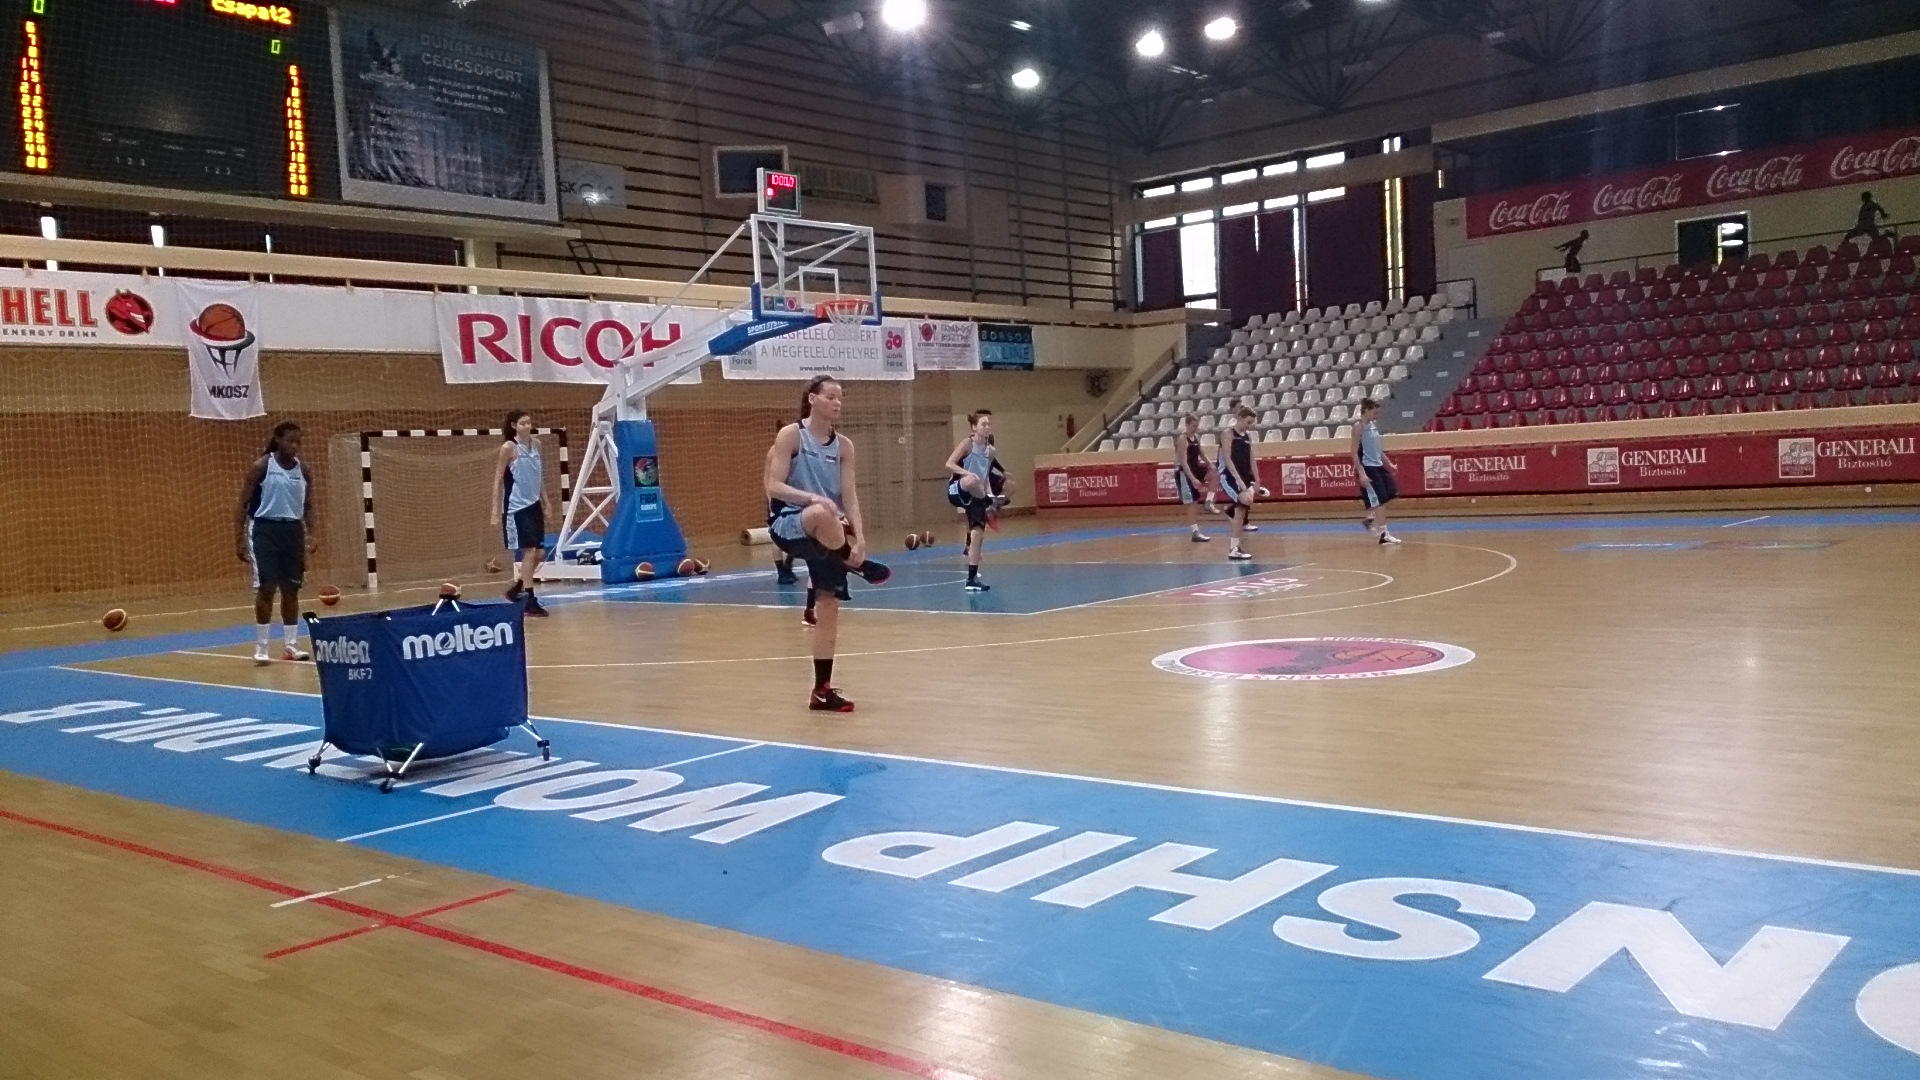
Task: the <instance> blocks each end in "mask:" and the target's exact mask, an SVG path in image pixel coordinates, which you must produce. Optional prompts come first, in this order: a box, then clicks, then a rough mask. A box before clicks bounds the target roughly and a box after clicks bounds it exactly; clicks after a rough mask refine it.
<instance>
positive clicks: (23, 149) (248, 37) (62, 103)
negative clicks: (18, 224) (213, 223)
mask: <svg viewBox="0 0 1920 1080" xmlns="http://www.w3.org/2000/svg"><path fill="white" fill-rule="evenodd" d="M0 3H3V4H4V10H7V11H8V12H9V15H10V18H9V20H8V21H9V22H10V23H11V26H10V27H9V28H8V29H7V30H6V31H5V33H7V34H9V35H10V36H11V38H12V41H11V46H12V48H11V49H10V50H9V51H10V52H11V53H12V54H13V56H12V59H13V61H14V66H13V68H12V71H13V72H14V73H15V77H16V87H15V88H16V90H17V93H16V95H15V101H16V104H17V110H16V114H17V115H16V118H15V122H14V123H13V124H12V125H10V126H11V127H12V129H13V130H12V131H11V132H9V133H8V134H9V135H11V136H12V137H11V138H10V139H9V140H8V141H9V142H11V143H12V146H11V150H12V153H11V154H0V161H5V162H7V164H6V165H5V166H4V167H7V168H11V169H13V170H15V171H18V172H23V173H28V174H37V175H43V176H54V177H62V178H72V179H82V180H111V181H122V182H127V183H137V184H147V185H154V186H159V187H174V188H187V189H192V190H196V191H213V192H232V193H241V194H249V195H268V196H277V197H280V198H285V199H296V200H302V199H309V198H324V199H337V198H338V197H339V194H338V191H339V180H338V175H337V173H338V170H337V166H336V164H335V162H336V160H337V153H336V151H335V148H334V124H333V116H332V102H333V97H332V95H333V89H332V78H331V75H330V70H331V56H330V52H331V50H330V47H329V44H328V32H327V12H326V9H325V8H324V7H322V6H320V5H319V4H308V3H300V2H298V0H273V2H270V3H255V2H252V0H0Z"/></svg>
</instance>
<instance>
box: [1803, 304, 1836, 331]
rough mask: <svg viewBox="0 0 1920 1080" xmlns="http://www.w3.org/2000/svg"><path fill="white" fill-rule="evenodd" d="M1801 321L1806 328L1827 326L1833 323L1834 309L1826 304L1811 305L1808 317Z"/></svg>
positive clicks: (1808, 309)
mask: <svg viewBox="0 0 1920 1080" xmlns="http://www.w3.org/2000/svg"><path fill="white" fill-rule="evenodd" d="M1800 321H1801V323H1802V324H1803V325H1806V326H1825V325H1827V324H1828V323H1830V322H1832V321H1833V309H1832V308H1830V307H1828V306H1827V305H1826V304H1824V303H1817V304H1812V305H1809V306H1808V308H1807V314H1806V317H1805V318H1803V319H1801V320H1800Z"/></svg>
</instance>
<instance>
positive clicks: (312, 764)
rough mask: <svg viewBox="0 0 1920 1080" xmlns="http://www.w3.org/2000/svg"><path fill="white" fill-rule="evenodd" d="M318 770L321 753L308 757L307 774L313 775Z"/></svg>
mask: <svg viewBox="0 0 1920 1080" xmlns="http://www.w3.org/2000/svg"><path fill="white" fill-rule="evenodd" d="M318 771H320V755H319V754H315V755H313V756H312V757H310V758H308V759H307V775H308V776H312V775H313V774H314V773H316V772H318Z"/></svg>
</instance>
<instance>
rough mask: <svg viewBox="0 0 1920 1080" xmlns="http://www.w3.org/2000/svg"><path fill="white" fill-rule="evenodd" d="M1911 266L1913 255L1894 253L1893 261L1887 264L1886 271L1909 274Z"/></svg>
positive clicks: (1912, 264) (1911, 271) (1912, 266)
mask: <svg viewBox="0 0 1920 1080" xmlns="http://www.w3.org/2000/svg"><path fill="white" fill-rule="evenodd" d="M1913 268H1914V260H1913V256H1912V255H1909V254H1906V253H1904V252H1902V253H1901V254H1898V255H1895V256H1894V257H1893V261H1892V262H1890V263H1888V264H1887V273H1889V274H1911V273H1913Z"/></svg>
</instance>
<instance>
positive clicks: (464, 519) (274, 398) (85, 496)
mask: <svg viewBox="0 0 1920 1080" xmlns="http://www.w3.org/2000/svg"><path fill="white" fill-rule="evenodd" d="M706 374H707V378H706V381H705V382H704V383H702V384H700V385H693V386H671V387H668V388H666V389H665V390H663V391H662V392H661V393H660V394H658V395H656V396H655V398H654V399H653V401H652V402H650V403H649V412H650V415H651V416H652V418H653V420H654V422H655V424H656V426H657V428H658V431H659V439H660V456H661V462H660V464H661V479H662V484H663V487H664V489H665V491H666V495H667V499H668V502H669V504H670V505H671V506H672V507H673V510H674V513H675V515H676V516H677V517H678V519H679V521H680V524H681V528H682V529H683V530H684V531H685V533H686V534H687V538H688V543H689V546H690V547H691V548H692V549H694V550H695V551H696V552H699V553H701V554H702V556H703V557H709V558H710V557H712V556H713V555H714V554H716V553H717V552H718V551H719V550H720V549H721V548H722V547H723V546H737V544H738V542H739V535H740V533H741V531H742V530H743V529H747V528H752V527H756V526H760V525H763V524H765V521H766V502H765V497H764V495H763V493H762V488H761V474H762V472H763V470H764V467H765V462H766V454H767V448H768V446H769V445H770V443H771V442H772V438H773V434H774V432H775V431H776V430H778V428H779V427H780V425H781V424H784V423H788V422H790V421H791V420H792V419H793V418H794V417H795V416H796V415H797V411H798V402H799V398H800V389H801V387H800V384H798V383H784V382H739V381H735V382H728V381H724V380H722V379H720V378H718V377H717V371H716V369H715V368H714V367H713V366H711V365H710V366H709V367H708V368H707V373H706ZM261 376H262V384H263V393H264V397H265V400H266V403H267V406H268V408H269V413H268V415H267V416H265V417H262V418H260V419H258V420H250V421H244V422H231V423H221V422H213V421H204V420H192V419H189V418H188V417H187V415H186V412H185V410H186V404H187V363H186V355H185V353H184V352H183V351H172V350H143V349H126V348H85V347H64V348H56V347H24V346H23V347H9V348H7V349H6V350H5V351H4V357H3V358H0V461H4V462H5V464H6V467H5V468H3V469H0V545H3V546H4V550H6V551H8V552H12V553H14V554H15V556H16V557H13V558H9V559H6V560H0V614H18V613H21V612H24V611H27V610H40V609H48V608H55V607H65V606H69V605H86V606H88V607H89V608H91V606H92V605H95V604H97V603H99V602H102V601H104V602H108V603H114V604H121V603H128V602H131V601H138V600H141V599H144V598H149V597H159V596H181V595H192V596H194V597H196V599H195V600H194V601H192V602H191V603H186V604H177V605H176V604H169V605H168V607H169V608H175V607H178V608H181V609H184V608H186V607H198V606H202V605H204V604H210V603H213V602H214V601H215V600H218V601H219V602H221V603H227V604H244V603H245V602H246V598H247V594H248V586H247V580H248V579H247V567H246V565H245V564H244V563H242V562H241V561H240V560H239V559H238V558H237V557H236V556H235V553H234V514H235V509H236V505H237V503H238V500H239V494H240V484H241V479H242V476H243V475H244V473H245V471H246V470H247V468H248V467H249V466H250V465H251V464H252V463H253V462H254V461H255V460H256V459H257V458H258V457H259V455H260V454H261V453H262V450H263V448H264V447H265V445H266V441H267V435H268V433H269V431H270V430H271V428H272V427H273V425H274V424H275V423H278V422H279V421H282V420H293V421H295V422H297V423H299V424H300V425H301V427H302V429H303V433H304V445H303V450H302V457H303V459H304V460H305V462H306V464H307V466H308V468H309V470H310V473H311V475H312V477H313V480H314V483H315V485H316V487H315V495H314V506H315V512H316V516H317V517H318V518H319V521H317V522H316V524H315V528H314V539H315V540H316V541H317V543H318V550H317V551H316V552H315V553H314V554H313V555H311V556H310V557H309V571H308V574H307V588H308V592H309V593H311V592H313V591H315V590H317V589H318V588H319V587H320V586H322V585H325V584H334V585H339V586H341V587H343V588H347V589H353V588H356V587H361V586H363V585H364V584H365V582H366V571H367V560H366V539H365V530H364V523H363V509H362V501H361V500H362V490H361V467H360V435H361V433H362V432H380V431H393V430H414V429H425V430H440V429H466V428H474V429H492V428H497V427H499V426H501V425H502V424H503V423H504V420H505V415H506V413H507V411H508V410H510V409H514V408H524V409H527V410H530V411H531V412H532V414H533V417H534V420H535V423H536V424H538V425H539V426H541V427H551V428H565V429H567V432H568V441H569V444H570V446H569V448H570V454H571V458H572V460H571V464H572V466H573V480H574V482H575V484H576V485H577V484H579V483H580V482H582V477H581V476H580V475H579V468H580V455H581V453H582V452H583V451H584V449H585V445H586V441H587V434H588V432H589V431H590V430H591V414H592V409H593V405H594V403H595V402H596V401H597V400H598V397H599V391H598V389H597V388H595V387H574V386H551V385H530V384H499V385H486V386H458V387H450V386H448V385H447V384H446V382H445V380H444V378H443V376H442V373H441V365H440V360H439V358H438V357H434V356H422V355H379V354H363V353H336V354H326V353H272V352H269V353H267V354H266V355H265V357H264V358H263V359H262V363H261ZM923 383H924V384H926V385H924V386H923V385H922V384H923ZM944 389H945V383H944V380H943V379H941V378H939V377H937V376H935V377H925V378H923V379H921V380H919V381H918V382H872V383H859V382H856V383H849V384H847V387H846V402H847V405H846V411H845V413H844V415H843V427H844V429H845V431H846V433H847V434H848V436H849V437H851V438H852V439H853V440H854V441H855V443H856V444H857V446H858V448H859V484H860V492H861V501H862V505H863V509H864V511H865V516H866V519H867V524H868V527H869V533H870V534H872V535H873V537H874V538H875V539H876V542H877V541H878V539H879V538H882V537H884V536H886V535H887V534H890V533H896V532H902V531H905V530H906V529H908V528H910V527H912V526H913V524H914V523H915V522H925V523H931V524H934V525H938V524H939V523H940V522H943V521H946V520H948V519H950V517H951V511H949V510H947V508H946V506H945V500H944V497H943V496H942V494H941V485H940V483H939V479H938V478H939V477H940V475H941V473H942V470H941V467H940V461H941V459H943V458H944V456H945V454H946V452H947V450H948V449H949V448H950V444H949V438H948V436H949V429H948V424H949V421H950V417H949V416H948V415H947V401H946V395H945V392H944ZM917 401H918V402H923V403H924V404H923V405H918V406H917V405H916V402H917ZM552 438H554V437H552V436H549V437H547V439H552ZM543 443H546V439H543ZM547 446H548V449H547V454H546V460H547V463H548V464H547V470H546V471H547V482H548V484H549V485H553V487H551V488H550V492H549V494H550V497H551V498H552V500H553V507H554V511H555V512H554V514H553V515H551V516H550V517H549V518H548V527H549V529H550V530H554V531H557V530H558V528H559V523H560V519H559V511H560V509H561V507H560V501H559V491H558V487H557V485H558V484H559V474H560V470H559V468H558V464H557V463H558V446H557V439H555V441H554V442H552V443H550V444H547ZM497 447H498V441H497V439H496V438H495V437H493V436H472V437H467V436H457V437H451V438H385V437H381V438H375V439H373V440H371V443H370V450H371V452H372V458H373V462H372V470H373V474H374V481H375V494H376V500H375V511H376V537H377V545H378V553H379V556H380V585H381V587H382V588H383V589H385V588H388V587H401V586H404V585H407V584H422V583H425V584H437V583H438V582H439V581H440V580H442V579H445V578H453V579H455V580H459V581H461V582H462V583H474V582H477V581H485V580H489V578H488V577H487V576H486V575H485V570H484V567H485V565H486V562H487V561H488V559H489V558H491V557H493V556H494V555H495V554H496V553H498V554H499V555H500V556H501V557H502V559H504V555H505V553H504V551H503V550H502V549H501V548H500V546H499V544H500V541H499V534H498V530H497V529H495V527H494V526H493V525H492V523H491V521H490V519H489V514H488V510H489V506H488V502H489V499H490V497H491V494H490V493H491V488H490V485H491V483H492V472H491V470H492V465H491V456H492V454H493V453H494V452H495V451H496V449H497ZM504 565H507V564H504V563H503V566H504ZM503 579H504V574H502V575H501V576H500V578H498V579H493V580H503ZM199 598H205V599H199Z"/></svg>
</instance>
